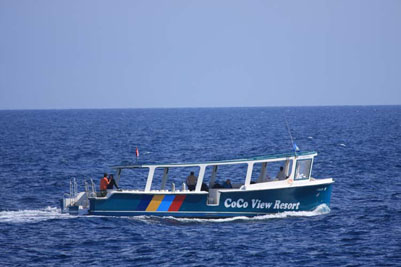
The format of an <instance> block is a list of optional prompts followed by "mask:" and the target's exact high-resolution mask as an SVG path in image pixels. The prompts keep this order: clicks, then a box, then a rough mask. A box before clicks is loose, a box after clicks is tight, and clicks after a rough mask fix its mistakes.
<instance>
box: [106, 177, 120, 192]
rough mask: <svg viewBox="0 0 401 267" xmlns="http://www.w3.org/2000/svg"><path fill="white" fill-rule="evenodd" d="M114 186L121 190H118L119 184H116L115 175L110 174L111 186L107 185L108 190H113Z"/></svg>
mask: <svg viewBox="0 0 401 267" xmlns="http://www.w3.org/2000/svg"><path fill="white" fill-rule="evenodd" d="M114 186H115V187H116V188H117V189H119V188H118V185H117V183H116V180H114V176H113V174H110V175H109V184H108V185H107V189H113V187H114Z"/></svg>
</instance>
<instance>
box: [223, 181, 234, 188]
mask: <svg viewBox="0 0 401 267" xmlns="http://www.w3.org/2000/svg"><path fill="white" fill-rule="evenodd" d="M222 187H223V188H233V186H232V184H231V180H230V179H227V180H226V181H225V182H224V183H223V185H222Z"/></svg>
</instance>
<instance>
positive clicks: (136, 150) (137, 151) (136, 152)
mask: <svg viewBox="0 0 401 267" xmlns="http://www.w3.org/2000/svg"><path fill="white" fill-rule="evenodd" d="M135 156H136V157H137V158H138V157H139V150H138V147H137V148H136V149H135Z"/></svg>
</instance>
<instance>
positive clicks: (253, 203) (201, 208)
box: [61, 152, 334, 218]
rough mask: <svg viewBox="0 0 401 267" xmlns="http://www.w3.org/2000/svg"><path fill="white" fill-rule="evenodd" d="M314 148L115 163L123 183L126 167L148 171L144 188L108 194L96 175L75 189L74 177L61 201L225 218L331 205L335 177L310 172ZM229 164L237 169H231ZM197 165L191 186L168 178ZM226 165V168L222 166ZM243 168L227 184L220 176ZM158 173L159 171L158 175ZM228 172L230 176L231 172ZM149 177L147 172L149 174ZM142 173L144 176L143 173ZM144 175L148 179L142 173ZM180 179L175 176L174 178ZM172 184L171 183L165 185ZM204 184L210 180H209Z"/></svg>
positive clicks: (103, 209) (128, 211)
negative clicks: (273, 173) (101, 190)
mask: <svg viewBox="0 0 401 267" xmlns="http://www.w3.org/2000/svg"><path fill="white" fill-rule="evenodd" d="M316 155H317V153H316V152H296V153H288V154H279V155H268V156H261V157H253V158H248V159H237V160H224V161H213V162H202V163H171V164H134V165H126V166H114V167H112V168H113V169H114V170H115V171H116V182H117V184H119V182H120V179H121V175H122V174H123V173H131V174H133V175H132V176H134V177H135V171H136V172H138V173H139V174H140V173H142V174H144V171H146V175H147V179H146V185H145V187H144V188H143V189H118V190H117V189H109V190H107V194H105V195H104V196H102V195H100V194H99V193H98V192H96V190H95V184H94V182H93V180H92V181H91V182H89V183H87V182H85V191H83V192H77V183H76V181H75V179H74V180H72V181H71V182H70V193H69V194H66V195H65V196H64V198H63V199H62V201H61V206H62V207H61V208H62V211H63V212H66V213H70V214H88V215H103V216H107V215H110V216H138V215H150V216H173V217H187V218H191V217H192V218H225V217H235V216H258V215H265V214H272V213H278V212H285V211H312V210H314V209H316V208H317V207H318V206H319V205H322V204H325V205H327V206H329V205H330V197H331V191H332V184H333V183H334V181H333V179H332V178H324V179H315V178H312V177H311V172H312V165H313V160H314V157H315V156H316ZM280 165H281V172H282V174H281V176H280V175H279V176H280V177H279V179H277V178H270V177H269V175H268V167H269V171H270V172H271V171H272V170H271V167H270V166H276V167H277V166H280ZM227 167H232V168H233V169H234V173H233V174H230V175H228V174H227ZM180 168H181V170H184V169H182V168H185V170H188V169H190V170H193V169H195V170H196V172H197V174H198V176H197V180H196V186H194V188H191V189H193V190H192V191H191V190H189V189H188V187H187V185H186V184H185V179H186V177H185V176H184V177H182V178H181V179H180V181H182V182H184V183H183V184H182V185H180V186H175V184H174V183H171V184H170V183H168V180H169V173H170V174H171V173H172V172H173V171H172V170H173V169H180ZM221 169H222V171H221ZM241 170H242V173H243V174H244V175H243V176H244V177H242V179H241V180H239V182H237V183H232V184H231V185H230V186H229V188H224V187H222V186H221V185H220V184H219V183H218V180H221V179H222V181H224V180H226V179H227V178H230V180H233V181H238V179H234V178H233V177H234V176H235V177H236V176H238V174H239V173H241ZM155 173H157V174H159V175H158V176H160V177H156V176H157V175H155ZM228 176H229V177H228ZM145 177H146V176H145ZM145 177H144V178H145ZM144 180H145V179H144ZM174 181H176V179H175V180H174ZM167 185H168V186H167ZM205 185H206V186H205Z"/></svg>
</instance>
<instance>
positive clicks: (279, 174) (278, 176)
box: [276, 166, 287, 180]
mask: <svg viewBox="0 0 401 267" xmlns="http://www.w3.org/2000/svg"><path fill="white" fill-rule="evenodd" d="M276 178H277V179H278V180H285V179H287V175H285V172H284V168H283V166H281V167H280V171H279V172H278V173H277V176H276Z"/></svg>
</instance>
